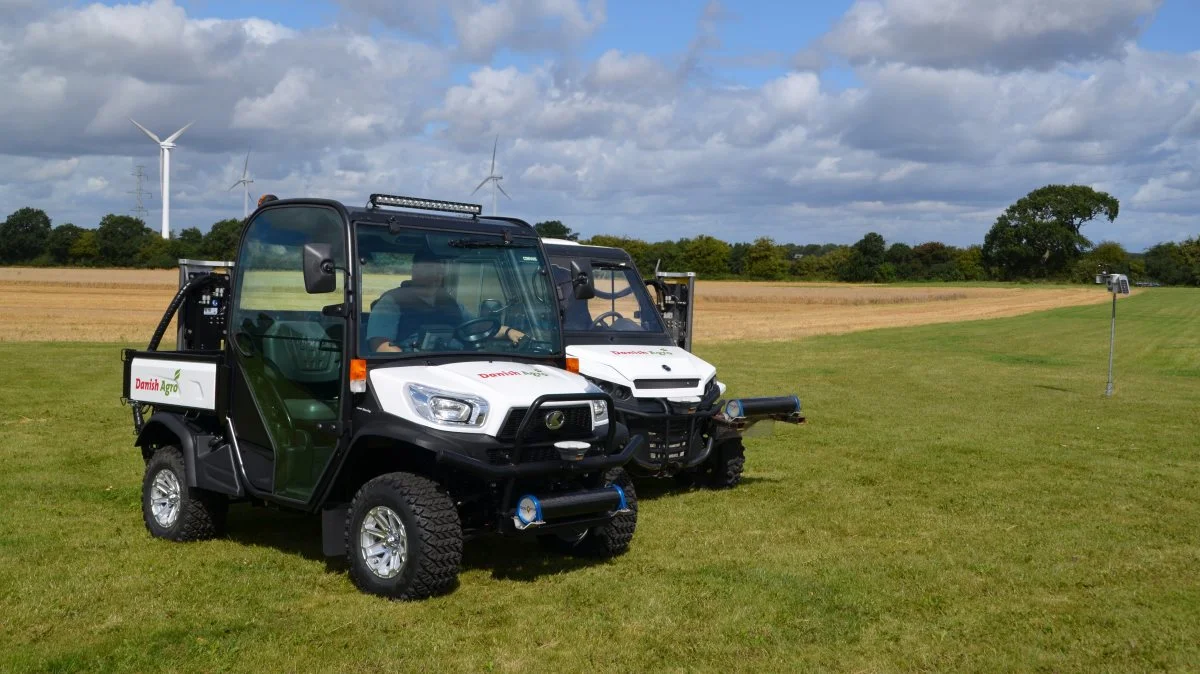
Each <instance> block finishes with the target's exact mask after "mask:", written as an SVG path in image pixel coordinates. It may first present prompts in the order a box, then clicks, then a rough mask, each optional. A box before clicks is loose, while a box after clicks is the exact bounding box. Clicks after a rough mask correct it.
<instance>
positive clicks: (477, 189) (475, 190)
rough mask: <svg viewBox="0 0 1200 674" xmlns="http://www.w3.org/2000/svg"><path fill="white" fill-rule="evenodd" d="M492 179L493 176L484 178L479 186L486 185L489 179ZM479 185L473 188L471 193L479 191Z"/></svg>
mask: <svg viewBox="0 0 1200 674" xmlns="http://www.w3.org/2000/svg"><path fill="white" fill-rule="evenodd" d="M491 179H492V178H491V176H489V177H487V178H484V179H483V182H481V183H479V187H483V186H484V185H486V184H487V181H489V180H491ZM479 187H476V188H475V189H473V190H471V194H475V193H476V192H478V191H479Z"/></svg>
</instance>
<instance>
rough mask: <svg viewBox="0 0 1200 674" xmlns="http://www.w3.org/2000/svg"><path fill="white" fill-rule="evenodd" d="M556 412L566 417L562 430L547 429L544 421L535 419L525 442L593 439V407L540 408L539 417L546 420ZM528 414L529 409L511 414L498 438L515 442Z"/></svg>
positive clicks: (518, 410) (530, 425)
mask: <svg viewBox="0 0 1200 674" xmlns="http://www.w3.org/2000/svg"><path fill="white" fill-rule="evenodd" d="M556 411H557V412H562V413H563V415H564V419H563V425H562V427H561V428H558V429H555V430H551V429H549V428H546V424H545V422H544V421H542V420H540V419H535V420H533V421H532V422H530V424H529V430H528V431H526V432H525V437H524V438H523V441H524V442H555V441H557V440H577V439H582V438H590V437H591V435H592V407H591V405H569V406H567V407H540V408H538V416H540V417H542V419H545V416H546V415H547V414H549V413H551V412H556ZM528 413H529V410H528V408H517V409H514V410H512V411H511V412H509V413H508V417H507V418H506V419H505V420H504V425H503V426H501V427H500V432H499V433H498V434H497V435H496V438H497V439H499V440H507V441H512V440H515V439H516V437H517V429H519V428H520V427H521V422H522V421H523V420H524V419H525V415H526V414H528Z"/></svg>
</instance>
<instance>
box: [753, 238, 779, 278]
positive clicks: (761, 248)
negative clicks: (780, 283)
mask: <svg viewBox="0 0 1200 674" xmlns="http://www.w3.org/2000/svg"><path fill="white" fill-rule="evenodd" d="M787 269H788V267H787V263H786V262H784V260H783V251H782V250H781V249H780V248H779V246H777V245H775V241H774V239H771V238H768V237H762V238H759V239H755V241H754V243H753V244H751V245H750V248H749V249H747V250H746V261H745V269H744V271H743V272H742V274H743V275H744V276H748V277H750V278H752V279H759V280H763V281H776V280H779V279H781V278H783V275H784V274H786V273H787Z"/></svg>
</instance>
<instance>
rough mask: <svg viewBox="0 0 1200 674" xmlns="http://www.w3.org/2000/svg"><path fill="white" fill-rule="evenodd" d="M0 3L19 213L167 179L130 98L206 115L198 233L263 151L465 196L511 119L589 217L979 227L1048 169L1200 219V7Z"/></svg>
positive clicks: (10, 179)
mask: <svg viewBox="0 0 1200 674" xmlns="http://www.w3.org/2000/svg"><path fill="white" fill-rule="evenodd" d="M0 4H2V5H3V6H5V7H8V8H9V11H6V12H5V13H4V15H3V16H0V62H3V63H5V67H4V68H0V86H5V87H6V90H8V91H12V92H14V93H13V95H12V96H10V97H8V100H4V101H0V166H2V167H3V168H0V210H5V211H6V212H7V211H11V210H15V209H16V208H19V207H21V206H25V205H37V206H40V207H43V208H45V209H46V210H47V211H48V212H49V213H50V214H51V216H52V218H54V220H55V222H56V223H57V222H68V221H70V222H75V223H76V224H82V225H84V226H94V224H95V223H96V222H98V220H99V217H100V216H101V215H103V214H104V213H105V212H109V211H113V212H124V211H127V210H129V207H130V197H129V195H128V191H129V190H130V189H132V187H133V185H132V179H131V178H130V177H129V175H128V174H129V172H130V170H131V168H132V167H133V166H134V165H135V164H144V165H146V166H147V167H148V170H147V172H148V173H149V174H150V176H151V180H152V184H151V185H150V187H154V186H155V184H156V182H157V179H158V176H157V171H156V170H155V169H156V165H157V159H156V158H155V156H154V148H153V147H152V146H147V143H146V141H145V139H144V138H143V137H140V135H139V134H138V132H137V131H136V129H133V127H132V126H131V125H129V124H128V121H127V119H126V118H127V117H131V116H132V117H136V118H139V120H140V121H143V122H144V123H146V124H148V125H150V126H151V128H154V129H156V130H161V131H163V132H169V129H173V128H176V127H177V126H180V125H182V124H183V123H184V122H185V121H189V120H195V121H196V124H195V126H193V127H192V128H191V129H190V130H189V131H188V132H187V133H186V134H185V135H184V137H182V138H181V140H180V148H179V150H177V152H176V153H175V155H173V166H174V170H173V172H172V186H173V187H172V222H173V223H180V226H189V225H192V226H197V227H200V228H201V229H205V228H207V226H208V225H209V224H210V223H211V222H213V221H214V220H216V219H220V218H222V217H230V216H236V215H240V208H241V199H240V197H239V195H237V194H235V193H231V192H229V190H228V186H229V184H230V183H232V180H233V178H234V177H235V175H234V174H235V173H236V172H237V171H238V170H239V169H240V164H241V161H242V160H243V159H244V157H245V154H244V152H245V150H246V149H247V148H251V149H252V151H253V155H252V159H251V167H252V169H251V170H252V173H253V174H254V176H255V189H256V190H261V191H272V192H275V193H281V194H289V195H291V194H300V193H313V192H319V193H318V194H314V196H332V197H335V198H342V199H345V200H347V201H352V202H357V201H360V200H361V198H362V196H363V195H365V194H367V193H370V192H372V191H405V192H420V193H422V194H424V195H428V196H433V197H443V198H467V197H469V196H470V190H471V188H473V186H474V185H475V184H478V181H479V180H480V179H482V177H483V175H485V174H486V170H487V161H488V159H489V158H490V156H489V155H490V149H491V142H492V140H493V139H494V138H496V136H499V137H500V152H499V155H500V165H501V170H502V172H503V173H504V175H505V182H504V184H505V187H506V190H507V191H508V192H509V193H510V194H512V195H513V200H512V201H503V203H504V204H505V208H506V209H507V210H508V211H509V212H510V213H511V214H513V215H517V216H520V217H524V218H526V219H529V220H538V219H547V218H557V219H562V220H564V221H566V222H568V224H569V225H572V226H574V227H575V228H576V229H579V230H581V231H583V232H584V233H585V234H596V233H609V234H637V235H639V236H643V237H646V238H651V239H664V238H680V237H683V236H691V235H695V234H698V233H711V234H720V235H723V236H725V237H726V238H732V239H737V240H749V239H752V238H754V237H756V236H771V237H773V238H775V239H776V240H779V241H790V242H801V243H807V242H826V241H835V242H852V241H854V240H856V239H858V238H859V237H861V236H862V235H863V234H864V233H865V232H867V231H878V232H880V233H882V234H883V235H884V236H885V237H886V238H887V239H889V240H892V241H905V242H908V243H919V242H921V241H925V240H934V239H936V240H942V241H946V242H948V243H953V244H957V245H969V244H971V243H977V242H979V241H980V240H981V239H982V235H983V233H984V232H985V231H986V229H987V227H988V226H989V225H990V224H991V222H992V221H993V220H994V219H995V217H996V215H997V214H998V213H999V212H1000V211H1001V210H1002V209H1003V208H1004V207H1005V206H1006V205H1007V204H1009V203H1011V202H1012V201H1014V200H1015V199H1016V198H1019V197H1020V196H1021V195H1023V194H1024V193H1025V192H1027V191H1029V190H1031V189H1034V188H1036V187H1039V186H1040V185H1042V184H1045V183H1048V182H1079V183H1084V184H1089V185H1093V186H1095V187H1097V188H1098V189H1104V190H1108V191H1111V192H1112V193H1113V194H1114V195H1116V196H1117V197H1118V198H1119V199H1121V201H1122V215H1121V217H1120V218H1119V219H1118V221H1117V223H1114V224H1108V223H1104V224H1096V225H1091V226H1089V230H1088V231H1087V233H1088V234H1089V235H1090V236H1091V237H1092V238H1093V239H1095V240H1101V239H1115V240H1118V241H1120V242H1122V243H1123V244H1125V245H1127V246H1128V247H1130V248H1132V249H1135V250H1139V249H1142V248H1144V247H1146V246H1148V245H1152V244H1153V243H1156V242H1158V241H1161V240H1167V239H1178V238H1182V237H1184V236H1194V235H1196V234H1197V233H1200V223H1198V219H1197V215H1196V213H1197V209H1200V166H1198V165H1197V164H1198V163H1200V151H1198V150H1200V104H1198V103H1197V101H1200V96H1198V95H1197V84H1198V82H1200V51H1198V50H1200V38H1198V37H1197V35H1200V3H1196V2H1185V1H1183V0H1165V2H1164V0H1055V1H1052V2H1050V1H1047V0H1009V1H1008V2H1004V3H996V2H995V1H994V0H957V1H956V2H951V3H946V2H944V0H936V2H935V0H836V1H828V2H821V1H806V2H793V3H778V2H770V3H769V2H764V1H758V0H752V1H746V2H736V3H735V2H724V3H720V2H713V1H711V0H705V1H703V2H682V3H642V2H625V1H619V0H609V1H608V2H602V1H601V0H446V1H445V2H429V1H428V0H324V1H323V2H306V3H300V2H291V1H283V0H258V1H253V0H249V1H241V2H230V1H228V0H150V1H147V2H140V3H139V2H132V3H129V2H126V3H118V2H107V3H106V5H107V6H104V5H92V4H89V3H85V2H70V3H62V4H59V5H57V8H56V6H55V5H54V4H48V3H45V2H40V1H38V0H0ZM168 127H169V128H168ZM49 130H53V132H52V133H48V132H47V131H49ZM479 196H480V195H475V198H478V197H479ZM149 207H150V214H149V217H148V220H149V221H150V223H149V224H151V225H152V226H154V225H156V224H157V219H158V209H157V199H154V200H152V203H150V204H149Z"/></svg>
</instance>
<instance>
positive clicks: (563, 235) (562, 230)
mask: <svg viewBox="0 0 1200 674" xmlns="http://www.w3.org/2000/svg"><path fill="white" fill-rule="evenodd" d="M533 228H534V229H536V230H537V233H538V236H540V237H542V238H545V239H566V240H568V241H578V240H579V232H576V231H574V230H572V229H571V228H570V227H567V226H566V225H564V224H563V223H562V221H561V220H543V221H542V222H539V223H537V224H536V225H534V226H533Z"/></svg>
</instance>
